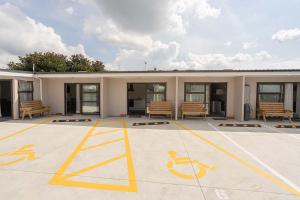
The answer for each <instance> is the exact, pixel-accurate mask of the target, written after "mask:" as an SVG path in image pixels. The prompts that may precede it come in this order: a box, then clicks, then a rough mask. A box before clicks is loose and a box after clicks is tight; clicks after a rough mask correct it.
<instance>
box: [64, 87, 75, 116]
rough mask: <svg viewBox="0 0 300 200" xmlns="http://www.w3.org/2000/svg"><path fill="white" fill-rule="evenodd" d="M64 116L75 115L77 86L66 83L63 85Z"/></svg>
mask: <svg viewBox="0 0 300 200" xmlns="http://www.w3.org/2000/svg"><path fill="white" fill-rule="evenodd" d="M65 105H66V106H65V114H66V115H73V114H76V111H77V109H76V106H77V84H75V83H66V84H65Z"/></svg>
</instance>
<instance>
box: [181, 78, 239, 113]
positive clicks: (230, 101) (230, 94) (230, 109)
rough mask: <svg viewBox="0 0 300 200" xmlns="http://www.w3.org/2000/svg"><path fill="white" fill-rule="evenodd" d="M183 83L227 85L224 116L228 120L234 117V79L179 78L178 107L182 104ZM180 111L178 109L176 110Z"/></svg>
mask: <svg viewBox="0 0 300 200" xmlns="http://www.w3.org/2000/svg"><path fill="white" fill-rule="evenodd" d="M185 82H199V83H227V108H226V115H227V117H229V118H232V117H234V107H235V105H234V89H235V88H234V84H235V79H234V78H231V77H228V78H225V77H185V78H179V88H178V106H179V107H180V105H181V103H182V102H184V83H185ZM178 110H179V111H180V109H178Z"/></svg>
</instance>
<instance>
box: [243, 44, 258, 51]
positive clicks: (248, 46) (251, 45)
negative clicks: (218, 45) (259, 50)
mask: <svg viewBox="0 0 300 200" xmlns="http://www.w3.org/2000/svg"><path fill="white" fill-rule="evenodd" d="M255 47H257V43H256V42H244V43H243V45H242V48H243V49H244V50H247V49H252V48H255Z"/></svg>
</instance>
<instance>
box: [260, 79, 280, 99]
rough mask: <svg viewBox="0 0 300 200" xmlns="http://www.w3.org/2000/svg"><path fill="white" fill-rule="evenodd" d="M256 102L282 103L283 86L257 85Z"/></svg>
mask: <svg viewBox="0 0 300 200" xmlns="http://www.w3.org/2000/svg"><path fill="white" fill-rule="evenodd" d="M257 92H258V94H257V96H258V102H283V101H284V84H282V83H259V84H258V91H257Z"/></svg>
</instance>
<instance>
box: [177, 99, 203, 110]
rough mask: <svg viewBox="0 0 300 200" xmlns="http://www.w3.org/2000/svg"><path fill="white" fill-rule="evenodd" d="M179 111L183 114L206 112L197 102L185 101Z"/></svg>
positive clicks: (201, 104)
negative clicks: (183, 112)
mask: <svg viewBox="0 0 300 200" xmlns="http://www.w3.org/2000/svg"><path fill="white" fill-rule="evenodd" d="M181 110H182V111H185V112H189V111H193V112H206V108H205V105H204V104H203V103H200V102H197V101H185V102H183V103H182V104H181Z"/></svg>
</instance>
